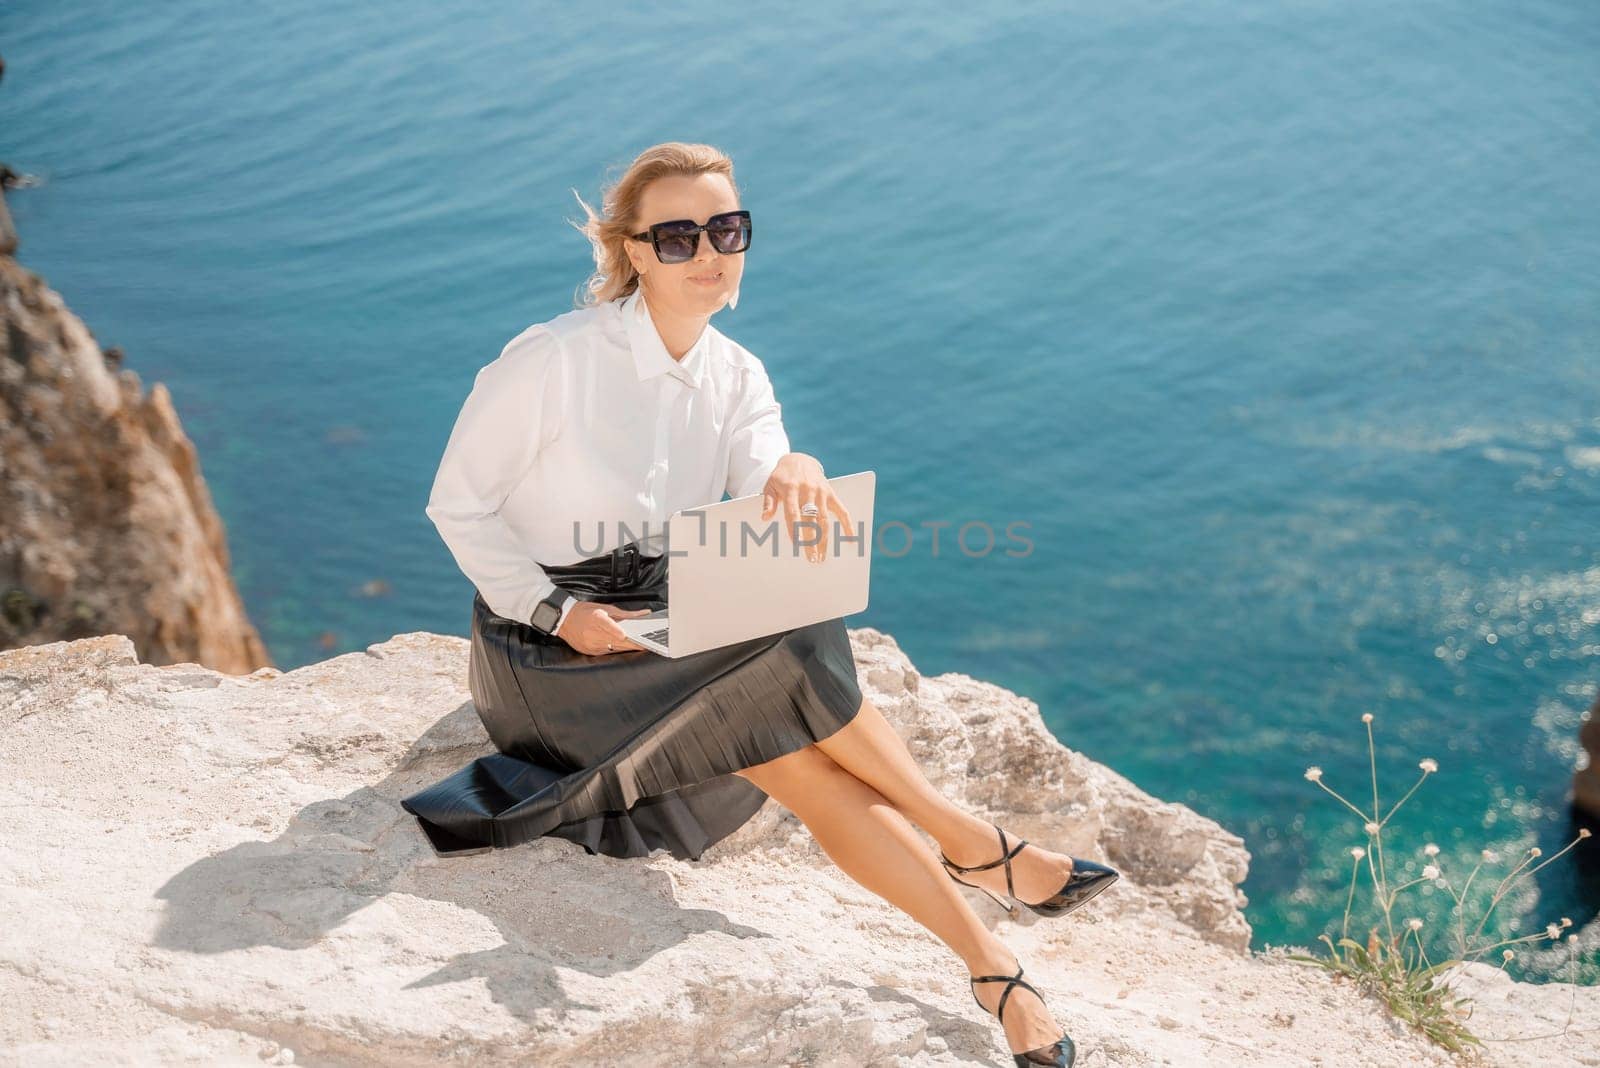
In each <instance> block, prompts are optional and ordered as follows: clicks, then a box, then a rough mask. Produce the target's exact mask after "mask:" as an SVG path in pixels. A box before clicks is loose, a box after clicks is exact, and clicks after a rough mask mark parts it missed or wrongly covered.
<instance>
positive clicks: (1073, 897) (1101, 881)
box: [939, 823, 1122, 916]
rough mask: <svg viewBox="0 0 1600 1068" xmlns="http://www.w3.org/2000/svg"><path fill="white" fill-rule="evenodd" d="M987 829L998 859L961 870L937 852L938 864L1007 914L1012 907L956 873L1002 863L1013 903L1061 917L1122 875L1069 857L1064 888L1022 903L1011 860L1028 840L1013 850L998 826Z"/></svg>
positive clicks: (1020, 842) (942, 852) (942, 851)
mask: <svg viewBox="0 0 1600 1068" xmlns="http://www.w3.org/2000/svg"><path fill="white" fill-rule="evenodd" d="M989 826H991V827H994V829H995V830H996V831H997V832H998V833H999V835H1000V853H1001V857H1000V859H999V860H991V861H990V862H989V863H987V864H974V865H973V866H972V867H970V868H963V867H962V866H961V865H959V864H956V863H953V862H952V861H951V860H950V858H949V857H947V856H945V855H944V850H942V849H941V850H940V851H939V863H940V864H943V865H944V873H945V874H946V875H948V876H950V878H952V879H955V881H956V882H958V883H960V884H961V885H962V886H970V887H972V888H973V889H974V890H982V891H983V892H984V893H986V894H988V895H989V896H990V897H992V898H994V900H995V903H996V904H998V905H999V906H1000V907H1001V908H1003V909H1005V910H1006V911H1007V912H1009V913H1012V914H1015V913H1016V911H1017V910H1016V906H1015V905H1013V904H1011V903H1010V902H1007V901H1006V900H1004V899H1003V898H1001V897H1000V896H999V895H998V894H996V893H995V892H994V891H993V890H990V889H989V888H988V887H987V886H979V885H978V884H976V883H969V882H967V881H966V880H965V879H956V872H958V871H984V870H986V869H988V868H992V867H994V866H995V865H997V864H1004V865H1005V866H1006V893H1007V894H1009V895H1011V897H1012V899H1013V900H1015V901H1019V902H1020V903H1021V904H1023V905H1027V906H1028V908H1030V909H1032V910H1033V911H1034V912H1037V913H1038V914H1039V915H1041V916H1065V915H1066V914H1067V913H1069V912H1071V911H1072V910H1073V909H1076V908H1080V907H1081V906H1082V905H1083V904H1084V903H1085V902H1087V901H1088V900H1089V899H1090V898H1092V897H1094V896H1095V895H1096V894H1098V893H1100V891H1102V890H1104V889H1105V888H1106V887H1108V886H1110V885H1111V884H1112V883H1114V882H1116V881H1117V879H1118V878H1120V877H1121V875H1122V873H1121V872H1119V871H1117V870H1116V869H1115V868H1108V867H1106V866H1105V865H1104V864H1096V863H1095V862H1094V861H1092V860H1079V859H1078V858H1077V857H1073V858H1071V859H1072V874H1071V875H1070V876H1068V877H1067V883H1066V885H1065V886H1063V887H1062V888H1061V889H1060V890H1057V891H1056V892H1055V893H1054V894H1051V895H1050V896H1049V897H1047V898H1045V899H1044V900H1043V901H1039V902H1033V903H1030V902H1027V901H1022V900H1021V899H1020V898H1018V897H1017V890H1016V887H1015V886H1013V885H1012V882H1011V858H1012V857H1014V856H1016V855H1017V854H1018V853H1020V852H1022V847H1023V846H1025V845H1027V844H1028V840H1027V839H1026V838H1019V839H1017V846H1016V848H1015V849H1010V848H1008V847H1007V844H1006V832H1005V831H1002V830H1000V828H999V827H997V826H995V825H994V824H992V823H991V824H990V825H989Z"/></svg>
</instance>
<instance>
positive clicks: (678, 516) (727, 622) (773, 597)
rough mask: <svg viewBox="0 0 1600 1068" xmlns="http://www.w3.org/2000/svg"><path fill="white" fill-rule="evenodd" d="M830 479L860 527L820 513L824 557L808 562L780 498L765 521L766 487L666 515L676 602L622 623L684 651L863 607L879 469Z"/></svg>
mask: <svg viewBox="0 0 1600 1068" xmlns="http://www.w3.org/2000/svg"><path fill="white" fill-rule="evenodd" d="M828 483H829V485H831V486H832V487H833V491H834V492H835V493H837V494H838V495H839V499H840V500H841V501H843V502H844V506H845V508H846V509H848V510H849V512H850V522H851V524H852V525H853V526H854V527H855V529H854V530H847V529H846V528H845V527H844V524H843V523H842V522H841V521H840V520H839V518H838V516H836V515H832V514H829V515H825V516H820V517H818V518H819V519H820V520H821V521H822V522H825V523H826V524H827V530H828V551H827V553H826V554H825V555H824V557H823V560H822V562H821V563H812V562H811V561H810V560H807V559H806V556H805V547H804V546H803V545H801V544H799V543H797V542H796V541H795V540H794V537H793V536H792V535H791V533H790V531H789V529H788V524H787V523H785V521H784V513H783V506H782V505H781V504H780V505H779V506H778V509H777V511H776V512H775V513H774V514H773V516H772V518H771V519H762V518H761V496H762V495H761V494H759V493H755V494H751V495H750V496H748V497H736V498H734V499H733V500H728V501H721V502H719V503H717V504H709V505H703V506H701V507H699V508H686V509H683V510H681V511H678V512H674V513H673V514H672V515H671V516H670V517H668V519H667V544H666V552H667V585H668V587H669V590H668V597H669V598H670V602H671V603H670V605H669V607H667V608H663V609H661V610H660V611H657V612H652V613H650V614H649V615H645V616H636V617H634V618H633V619H619V620H617V624H618V625H619V626H620V627H622V629H623V632H624V633H626V634H627V635H628V637H629V638H630V639H632V640H633V641H634V642H636V643H638V644H639V645H641V646H643V647H644V648H646V649H648V650H650V651H651V652H653V653H659V654H660V655H662V656H667V657H680V656H689V655H690V654H692V653H699V652H704V651H705V650H707V649H717V648H720V647H722V646H724V645H732V644H734V643H735V642H742V641H748V640H749V639H751V638H760V637H763V636H765V635H768V634H776V633H777V632H779V631H783V630H791V629H793V628H795V627H803V626H805V625H806V624H808V623H818V622H821V621H822V620H825V619H833V618H835V617H837V616H847V615H850V614H851V613H854V612H860V611H862V610H863V609H865V608H866V607H867V586H868V577H869V573H870V570H871V564H872V529H873V528H872V504H873V496H874V490H875V488H876V484H877V474H876V472H873V471H860V472H857V473H856V474H853V475H839V476H838V477H836V478H830V479H828ZM800 537H801V538H802V539H803V540H806V541H811V540H814V539H815V538H816V532H815V531H814V530H811V529H808V528H806V527H801V534H800ZM669 619H670V625H669Z"/></svg>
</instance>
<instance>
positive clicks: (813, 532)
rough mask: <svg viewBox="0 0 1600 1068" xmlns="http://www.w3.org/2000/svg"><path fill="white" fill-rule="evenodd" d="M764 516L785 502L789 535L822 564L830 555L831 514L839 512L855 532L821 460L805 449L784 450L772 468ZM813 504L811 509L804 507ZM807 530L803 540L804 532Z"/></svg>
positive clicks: (765, 496)
mask: <svg viewBox="0 0 1600 1068" xmlns="http://www.w3.org/2000/svg"><path fill="white" fill-rule="evenodd" d="M762 493H763V500H762V507H761V518H762V519H771V518H772V516H773V514H774V513H775V512H776V511H777V508H778V505H779V504H782V505H783V518H784V522H785V523H786V524H787V525H788V527H789V531H790V537H791V538H792V539H793V540H794V542H795V543H796V544H797V545H804V548H805V553H806V559H807V560H809V561H811V562H812V563H814V564H820V563H822V562H823V561H824V560H826V559H827V558H828V555H829V553H828V547H829V541H828V532H829V530H830V529H831V528H832V524H831V523H829V522H828V514H829V513H830V512H831V513H832V514H833V515H834V516H836V517H837V518H838V520H839V522H840V523H841V524H843V526H844V529H845V530H847V531H850V532H852V533H854V531H855V527H854V525H853V524H852V523H851V522H850V512H849V511H848V510H847V509H846V508H845V506H844V502H843V501H841V500H840V499H839V495H838V494H837V493H834V492H833V486H831V485H830V484H829V483H828V478H827V476H826V475H825V474H823V471H822V462H821V461H820V460H818V459H817V458H816V457H815V456H811V455H809V454H807V453H803V452H791V453H785V454H784V455H783V457H782V458H781V459H780V460H779V461H778V465H777V466H776V467H774V468H773V469H772V474H771V476H770V477H769V478H768V479H767V485H766V487H765V489H763V490H762ZM807 505H814V506H815V508H814V510H813V511H812V512H810V513H805V512H803V511H802V509H804V508H805V507H806V506H807ZM802 531H804V532H805V535H806V536H805V538H804V540H803V541H802V538H801V532H802Z"/></svg>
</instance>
